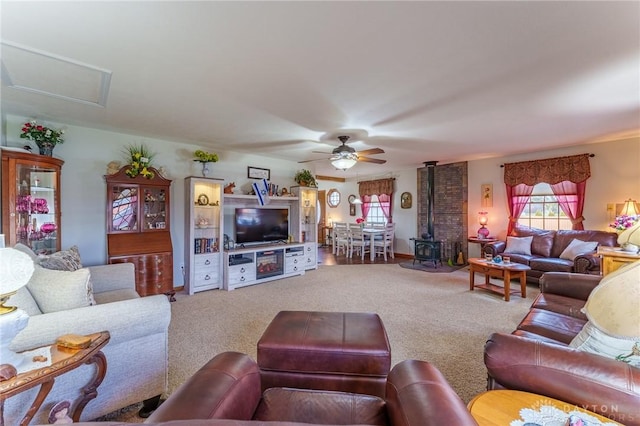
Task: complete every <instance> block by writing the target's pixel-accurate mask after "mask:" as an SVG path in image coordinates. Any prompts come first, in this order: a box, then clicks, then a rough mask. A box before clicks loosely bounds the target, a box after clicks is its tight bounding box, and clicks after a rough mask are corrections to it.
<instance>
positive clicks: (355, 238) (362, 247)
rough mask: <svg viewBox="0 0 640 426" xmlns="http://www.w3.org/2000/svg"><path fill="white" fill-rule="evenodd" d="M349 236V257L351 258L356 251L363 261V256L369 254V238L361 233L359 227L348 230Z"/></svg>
mask: <svg viewBox="0 0 640 426" xmlns="http://www.w3.org/2000/svg"><path fill="white" fill-rule="evenodd" d="M349 234H350V235H349V257H353V252H354V250H356V251H357V252H358V253H360V257H361V258H362V260H363V261H364V254H365V253H370V252H371V245H370V244H371V243H370V240H369V237H368V236H367V235H365V234H364V233H363V232H362V229H361V228H360V226H359V225H358V226H354V227H353V228H350V229H349Z"/></svg>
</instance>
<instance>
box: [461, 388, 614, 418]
mask: <svg viewBox="0 0 640 426" xmlns="http://www.w3.org/2000/svg"><path fill="white" fill-rule="evenodd" d="M543 406H551V407H554V408H557V409H558V410H561V411H564V412H565V413H567V414H568V413H570V412H572V411H578V412H580V413H585V414H588V415H589V416H592V417H595V418H596V419H598V420H600V421H601V422H602V423H606V424H614V425H621V423H617V422H615V421H613V420H611V419H608V418H606V417H603V416H601V415H599V414H596V413H593V412H591V411H587V410H585V409H583V408H580V407H578V406H575V405H573V404H569V403H568V402H564V401H560V400H557V399H553V398H549V397H546V396H543V395H536V394H535V393H529V392H521V391H514V390H492V391H488V392H483V393H481V394H480V395H478V396H476V397H475V398H473V399H472V400H471V401H470V402H469V404H468V408H469V411H470V412H471V415H472V416H473V418H474V419H475V420H476V422H478V424H479V425H480V426H503V425H508V424H511V422H512V421H514V420H518V419H520V418H521V416H520V410H522V409H523V408H530V409H532V410H539V409H540V408H541V407H543ZM567 417H568V416H567ZM554 424H555V423H554Z"/></svg>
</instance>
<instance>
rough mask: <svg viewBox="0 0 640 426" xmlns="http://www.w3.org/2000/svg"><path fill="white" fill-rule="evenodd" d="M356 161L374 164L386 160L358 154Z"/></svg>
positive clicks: (382, 162)
mask: <svg viewBox="0 0 640 426" xmlns="http://www.w3.org/2000/svg"><path fill="white" fill-rule="evenodd" d="M358 161H362V162H365V163H376V164H384V163H386V162H387V160H379V159H377V158H369V157H360V156H358Z"/></svg>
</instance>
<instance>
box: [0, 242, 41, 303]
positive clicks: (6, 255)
mask: <svg viewBox="0 0 640 426" xmlns="http://www.w3.org/2000/svg"><path fill="white" fill-rule="evenodd" d="M33 270H34V266H33V260H32V259H31V258H30V257H29V255H27V254H26V253H23V252H21V251H19V250H16V249H14V248H0V295H4V294H11V293H14V292H16V291H18V289H20V288H21V287H23V286H25V285H26V284H27V283H28V282H29V279H31V275H32V274H33Z"/></svg>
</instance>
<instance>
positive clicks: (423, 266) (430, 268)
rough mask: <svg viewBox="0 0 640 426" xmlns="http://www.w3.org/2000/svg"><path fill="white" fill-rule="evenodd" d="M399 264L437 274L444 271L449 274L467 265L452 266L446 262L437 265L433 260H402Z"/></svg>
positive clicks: (402, 266)
mask: <svg viewBox="0 0 640 426" xmlns="http://www.w3.org/2000/svg"><path fill="white" fill-rule="evenodd" d="M398 265H400V267H401V268H406V269H414V270H416V271H422V272H431V273H435V274H443V273H447V274H448V273H449V272H453V271H457V270H459V269H462V268H464V267H465V265H454V266H450V265H447V264H446V263H443V264H442V265H441V264H440V263H438V265H437V266H434V265H433V262H423V263H420V262H416V263H413V261H411V262H402V263H399V264H398Z"/></svg>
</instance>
